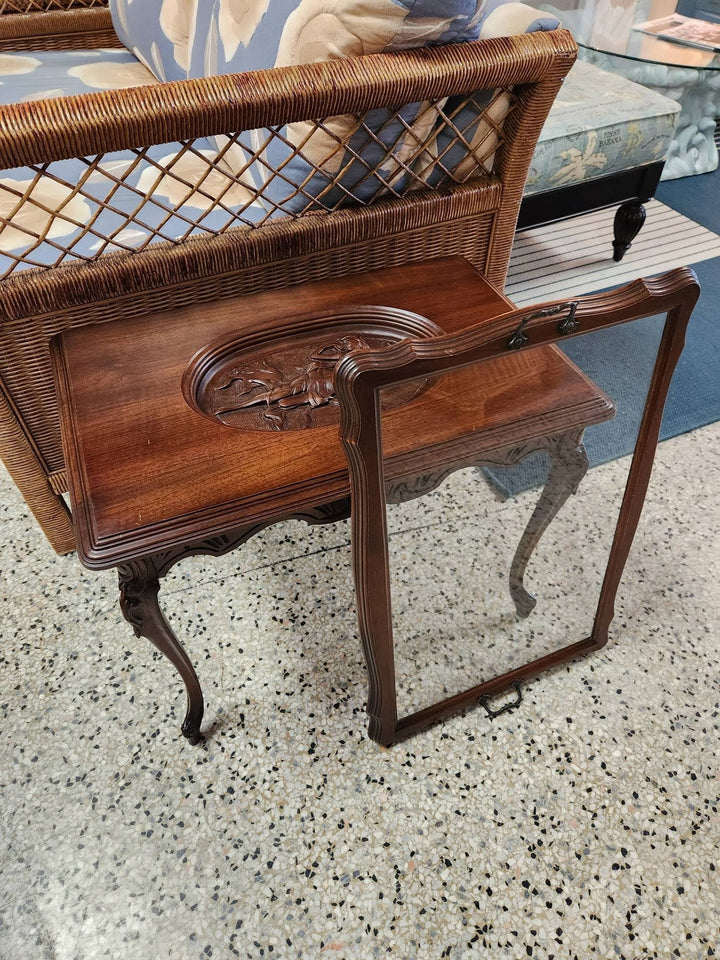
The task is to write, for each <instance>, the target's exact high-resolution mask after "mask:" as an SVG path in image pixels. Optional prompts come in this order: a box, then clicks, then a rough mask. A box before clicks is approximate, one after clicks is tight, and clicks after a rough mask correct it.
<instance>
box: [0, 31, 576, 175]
mask: <svg viewBox="0 0 720 960" xmlns="http://www.w3.org/2000/svg"><path fill="white" fill-rule="evenodd" d="M576 54H577V47H576V45H575V41H574V40H573V39H572V36H571V35H570V33H568V32H567V31H565V30H558V31H554V32H552V33H543V34H527V35H523V36H518V37H503V38H500V39H497V40H484V41H477V42H474V43H466V44H457V45H447V46H442V47H431V48H425V49H420V50H409V51H404V52H401V53H389V54H374V55H372V56H367V57H359V58H354V59H349V60H334V61H331V62H328V63H312V64H303V65H301V66H296V67H282V68H278V69H274V70H264V71H258V72H254V73H244V74H233V75H229V76H221V77H210V78H205V79H201V80H184V81H178V82H174V83H163V84H158V85H155V86H146V87H132V88H129V89H125V90H113V91H103V92H100V93H91V94H84V95H82V96H75V97H59V98H57V99H53V100H44V101H34V102H30V103H24V104H14V105H11V106H5V107H0V169H7V168H12V167H19V166H24V165H26V164H38V163H46V162H49V161H53V160H62V159H66V158H70V157H84V156H94V155H96V154H101V153H107V152H110V151H115V150H123V149H127V148H137V147H143V146H148V145H150V144H162V143H171V142H173V141H177V140H193V139H197V138H200V137H207V136H212V135H217V134H222V133H228V132H236V131H239V130H253V129H256V128H258V127H265V126H274V125H281V124H285V123H291V122H294V121H301V120H310V119H316V118H322V117H332V116H336V115H339V114H346V113H363V112H365V111H367V110H370V109H373V108H377V107H386V106H391V105H396V104H403V103H412V102H415V101H422V100H433V99H437V98H439V97H445V96H450V95H455V94H463V93H471V92H473V91H476V90H482V89H493V88H495V87H501V86H510V85H512V86H515V85H524V84H542V83H547V84H548V85H549V88H552V94H551V95H550V99H549V101H548V104H547V106H548V108H549V105H550V103H551V102H552V98H553V97H554V94H555V90H556V87H557V84H558V83H559V82H560V81H561V79H562V77H563V76H564V75H565V74H566V73H567V71H568V70H569V69H570V67H571V66H572V63H573V62H574V60H575V57H576Z"/></svg>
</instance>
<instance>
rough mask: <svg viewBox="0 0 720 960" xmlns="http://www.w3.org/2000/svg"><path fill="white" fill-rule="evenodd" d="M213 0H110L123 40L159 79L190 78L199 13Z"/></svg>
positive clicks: (116, 29)
mask: <svg viewBox="0 0 720 960" xmlns="http://www.w3.org/2000/svg"><path fill="white" fill-rule="evenodd" d="M211 7H212V3H211V2H210V0H110V9H111V12H112V18H113V26H114V28H115V33H117V35H118V37H119V38H120V40H121V41H122V43H123V44H124V45H125V46H126V47H127V49H128V50H130V51H131V52H132V53H134V54H135V56H136V57H137V59H138V60H140V61H141V63H144V64H145V65H146V66H147V67H148V69H149V70H152V72H153V73H154V74H155V76H156V77H157V78H158V80H187V78H188V68H189V65H190V53H191V49H192V44H193V43H194V34H195V29H196V27H198V26H200V24H199V23H198V12H199V11H201V10H206V11H208V14H209V11H210V9H211Z"/></svg>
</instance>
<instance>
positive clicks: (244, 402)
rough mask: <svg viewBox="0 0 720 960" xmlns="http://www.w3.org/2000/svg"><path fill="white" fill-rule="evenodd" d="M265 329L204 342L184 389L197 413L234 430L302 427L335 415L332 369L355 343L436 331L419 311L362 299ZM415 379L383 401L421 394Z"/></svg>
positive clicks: (365, 345) (384, 343)
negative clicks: (371, 303) (326, 314)
mask: <svg viewBox="0 0 720 960" xmlns="http://www.w3.org/2000/svg"><path fill="white" fill-rule="evenodd" d="M293 326H294V328H295V329H294V330H292V332H289V328H288V326H285V327H283V328H281V329H279V330H277V331H271V332H267V333H265V334H262V333H258V332H254V333H252V334H247V333H243V334H241V335H239V336H238V337H236V338H234V339H232V340H227V339H225V340H222V341H220V342H215V343H212V344H209V345H208V346H207V347H205V348H203V349H202V350H201V351H199V353H198V354H197V355H196V356H195V357H194V358H193V359H192V361H191V362H190V364H189V365H188V367H187V369H186V371H185V374H184V377H183V394H184V396H185V399H186V401H187V402H188V403H189V404H190V406H191V407H193V409H195V410H197V411H198V413H201V414H203V416H205V417H208V418H209V419H211V420H219V421H220V422H221V423H224V424H225V425H226V426H229V427H235V428H236V429H239V430H307V429H308V428H310V427H322V426H327V425H329V424H334V423H338V422H339V420H340V409H339V404H338V401H337V399H336V397H335V386H334V382H333V381H334V375H335V369H336V367H337V365H338V364H339V363H340V361H341V360H342V359H343V357H345V356H347V355H348V354H349V353H352V352H354V351H356V350H377V349H380V348H382V347H388V346H391V345H392V344H394V343H399V342H400V341H401V340H405V339H407V338H419V337H420V338H423V337H433V336H437V335H438V334H439V333H441V332H442V331H441V330H440V328H439V327H438V326H437V325H436V324H435V323H433V322H432V321H431V320H428V319H427V318H426V317H421V316H420V315H419V314H414V313H410V312H408V311H406V310H400V309H397V308H392V307H380V306H362V307H353V308H350V309H349V310H348V311H347V312H346V313H338V314H335V315H333V316H330V317H321V318H316V317H306V318H304V319H303V318H301V319H298V320H297V321H295V322H294V323H293ZM427 387H428V383H427V382H423V381H419V382H417V383H412V384H406V385H403V386H401V387H399V388H398V389H397V390H395V391H393V392H392V393H390V392H388V393H387V394H386V396H385V397H384V400H383V406H384V407H386V406H387V407H393V406H398V405H400V404H402V403H406V402H407V401H408V400H410V399H411V398H413V397H416V396H418V394H420V393H421V392H422V391H423V390H425V389H427Z"/></svg>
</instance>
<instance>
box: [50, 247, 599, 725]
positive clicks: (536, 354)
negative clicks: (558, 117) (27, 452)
mask: <svg viewBox="0 0 720 960" xmlns="http://www.w3.org/2000/svg"><path fill="white" fill-rule="evenodd" d="M368 305H369V306H368ZM510 309H512V304H511V303H510V302H509V301H508V300H507V299H506V298H505V297H503V296H502V294H501V293H499V292H498V291H497V290H495V289H494V288H493V287H492V286H491V285H490V284H489V283H488V282H487V281H486V280H485V279H483V278H482V277H481V276H480V275H479V274H478V273H477V272H476V271H475V270H474V269H473V268H472V267H471V266H470V265H469V264H467V263H466V262H465V261H463V260H461V259H459V258H443V259H438V260H433V261H428V262H425V263H420V264H415V265H412V266H403V267H402V268H397V269H387V270H378V271H373V272H371V273H366V274H362V275H356V276H351V277H346V278H342V279H337V280H330V281H323V282H319V283H314V284H306V285H302V286H297V287H292V288H288V289H282V290H277V291H266V292H262V293H258V294H256V295H253V296H247V297H244V298H242V299H231V300H225V301H221V302H213V303H208V304H197V305H194V306H192V307H185V308H183V309H180V310H174V311H168V312H167V313H164V314H159V315H153V316H152V317H136V318H131V319H127V320H125V321H120V322H118V321H114V322H113V323H112V324H98V325H92V326H87V327H83V328H76V329H74V330H70V331H66V332H65V333H63V334H62V335H61V336H60V337H59V338H57V339H56V340H55V341H54V343H53V356H54V362H55V369H56V378H57V386H58V391H59V398H60V403H61V413H62V430H63V440H64V446H65V455H66V462H67V465H68V473H69V483H70V498H71V503H72V511H73V518H74V523H75V528H76V533H77V541H78V552H79V554H80V558H81V560H82V561H83V563H84V564H85V565H86V566H88V567H90V568H93V569H103V568H108V567H117V568H118V573H119V581H120V591H121V592H120V604H121V607H122V611H123V614H124V616H125V618H126V619H127V620H128V621H129V622H130V624H131V625H132V627H133V629H134V631H135V634H136V635H137V636H144V637H146V638H147V639H149V640H150V641H151V642H152V643H153V644H154V645H155V646H156V647H157V648H158V649H159V650H160V651H161V652H162V653H163V654H164V655H165V656H166V657H167V658H168V659H169V660H170V661H171V662H172V663H173V664H174V665H175V667H176V668H177V670H178V672H179V673H180V675H181V677H182V679H183V681H184V683H185V687H186V690H187V695H188V709H187V714H186V716H185V720H184V722H183V726H182V732H183V734H184V736H185V737H186V738H187V739H188V740H189V741H190V742H191V743H197V742H198V740H199V739H200V724H201V720H202V715H203V697H202V692H201V688H200V683H199V680H198V677H197V675H196V673H195V670H194V668H193V665H192V663H191V661H190V658H189V657H188V655H187V654H186V652H185V650H184V649H183V647H182V645H181V643H180V642H179V640H178V639H177V637H176V636H175V634H174V633H173V631H172V630H171V628H170V626H169V625H168V623H167V621H166V620H165V618H164V616H163V614H162V611H161V609H160V606H159V603H158V591H159V587H160V579H161V578H162V577H163V576H164V575H165V574H166V573H167V572H168V571H169V570H170V568H171V567H172V566H174V564H176V563H177V562H178V561H179V560H182V559H183V558H184V557H188V556H191V555H194V554H210V555H216V556H219V555H221V554H224V553H227V552H228V551H230V550H233V549H234V548H235V547H237V546H239V545H240V544H242V543H244V542H245V541H246V540H248V539H249V538H250V537H251V536H252V535H253V534H255V533H257V532H258V531H259V530H261V529H263V528H264V527H266V526H268V525H270V524H272V523H275V522H278V521H280V520H284V519H289V518H301V519H305V520H307V521H308V522H309V523H325V522H331V521H334V520H338V519H341V518H345V517H347V516H348V515H349V512H350V502H349V497H350V483H349V476H348V467H347V463H346V460H345V455H344V453H343V448H342V445H341V443H340V440H339V436H338V406H337V402H336V399H335V397H334V394H333V388H332V370H333V368H334V365H335V364H336V363H337V361H338V359H339V358H340V357H342V356H343V355H345V354H347V353H348V352H349V351H352V350H354V349H356V348H358V347H362V346H363V345H370V346H376V345H378V344H385V343H391V342H393V341H397V340H400V339H402V338H406V337H407V336H414V337H417V336H431V335H433V334H435V333H437V332H445V333H450V332H453V331H460V330H462V329H464V328H466V327H469V326H471V325H473V324H476V323H478V322H479V321H480V320H482V319H485V318H486V319H488V320H490V319H492V318H495V317H497V316H499V315H501V314H504V313H506V312H508V311H509V310H510ZM613 413H614V408H613V406H612V403H611V402H610V400H609V399H608V398H607V397H606V396H605V395H604V394H603V393H602V391H600V390H599V389H598V388H597V387H596V386H595V385H594V384H593V383H592V382H591V381H590V380H588V378H587V377H586V376H585V375H584V374H583V373H582V372H581V371H580V370H578V369H577V367H575V366H574V364H572V363H571V362H570V361H569V360H568V359H567V358H566V357H565V356H564V355H563V354H562V353H561V352H560V351H559V350H557V349H556V348H555V347H554V346H553V345H547V346H544V347H540V348H538V349H532V350H526V351H522V352H520V353H517V354H512V353H511V354H508V355H507V356H503V357H499V358H498V359H497V360H494V361H492V367H487V368H486V369H485V371H484V372H483V378H482V379H481V380H478V379H477V372H476V371H473V370H472V369H470V370H465V371H458V372H456V373H453V374H452V375H448V376H443V377H442V378H441V379H439V380H437V381H435V382H432V383H429V384H428V383H426V384H424V385H422V387H421V388H420V389H417V390H415V391H413V392H411V393H410V394H409V395H404V396H398V397H397V399H396V403H395V405H393V407H392V409H391V410H390V411H389V412H388V414H387V423H388V425H389V426H388V438H387V444H386V450H385V455H386V477H387V478H388V483H389V496H390V499H394V500H396V501H402V500H405V499H408V498H410V497H413V496H418V495H420V494H422V493H424V492H427V491H429V490H431V489H433V488H434V487H435V486H437V485H438V484H439V483H440V482H442V480H443V479H444V478H445V477H446V476H447V475H448V474H449V473H451V472H452V471H453V470H455V469H458V468H459V467H461V466H467V465H469V464H488V463H492V464H510V463H516V462H518V461H519V460H521V459H522V458H523V457H524V456H526V455H528V454H529V453H531V452H534V451H536V450H546V451H547V452H548V453H549V454H550V458H551V463H552V467H551V471H550V476H549V479H548V482H547V484H546V487H545V489H544V491H543V493H542V495H541V497H540V500H539V502H538V505H537V508H536V510H535V512H534V514H533V516H532V518H531V520H530V522H529V524H528V527H527V529H526V530H525V533H524V535H523V537H522V540H521V542H520V544H519V546H518V549H517V552H516V555H515V559H514V561H513V564H512V570H511V573H510V589H511V594H512V596H513V599H514V601H515V604H516V607H517V610H518V613H519V614H520V615H527V614H528V613H529V612H530V610H531V609H532V607H533V605H534V602H535V601H534V598H532V597H531V595H530V594H528V593H527V591H526V590H525V588H524V586H523V582H522V581H523V574H524V571H525V567H526V565H527V562H528V560H529V558H530V555H531V553H532V551H533V550H534V548H535V546H536V544H537V542H538V540H539V539H540V536H541V535H542V533H543V531H544V530H545V528H546V527H547V525H548V524H549V523H550V521H551V520H552V518H553V517H554V516H555V514H556V513H557V511H558V510H559V509H560V508H561V506H562V504H563V503H564V502H565V500H566V499H567V497H568V496H569V495H570V494H571V493H572V492H573V491H574V490H575V489H576V488H577V485H578V484H579V482H580V480H581V478H582V476H583V475H584V473H585V470H586V469H587V457H586V455H585V451H584V448H583V446H582V443H581V438H582V433H583V430H584V429H585V427H586V426H588V425H589V424H592V423H598V422H601V421H603V420H606V419H608V418H609V417H611V416H612V415H613ZM420 451H422V452H420Z"/></svg>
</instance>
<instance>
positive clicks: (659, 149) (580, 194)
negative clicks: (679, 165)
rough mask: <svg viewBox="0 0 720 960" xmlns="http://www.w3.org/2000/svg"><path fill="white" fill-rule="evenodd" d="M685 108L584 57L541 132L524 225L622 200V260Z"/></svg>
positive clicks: (618, 244)
mask: <svg viewBox="0 0 720 960" xmlns="http://www.w3.org/2000/svg"><path fill="white" fill-rule="evenodd" d="M679 113H680V104H678V103H676V102H675V101H674V100H670V99H668V98H667V97H664V96H662V94H659V93H656V92H655V91H653V90H648V89H647V88H646V87H643V86H641V85H640V84H638V83H633V82H632V81H630V80H626V79H625V78H624V77H620V76H618V75H616V74H613V73H607V72H606V71H604V70H600V69H599V68H598V67H595V66H592V65H591V64H589V63H584V62H583V61H580V60H579V61H578V62H577V63H576V64H575V65H574V67H573V68H572V70H571V71H570V73H569V74H568V75H567V77H566V78H565V81H564V83H563V85H562V87H561V89H560V92H559V94H558V96H557V98H556V99H555V103H554V105H553V107H552V109H551V111H550V115H549V116H548V119H547V121H546V123H545V126H544V127H543V130H542V133H541V134H540V139H539V141H538V145H537V148H536V150H535V155H534V156H533V160H532V164H531V166H530V172H529V174H528V179H527V183H526V187H525V199H524V200H523V205H522V210H521V213H520V221H519V226H520V227H530V226H536V225H538V224H540V223H548V222H550V221H552V220H559V219H562V218H563V217H569V216H574V215H575V214H577V213H585V212H588V211H590V210H595V209H598V208H599V207H605V206H611V205H612V204H615V203H621V204H622V205H621V206H620V208H619V209H618V212H617V214H616V216H615V240H614V242H613V247H614V256H615V259H616V260H621V259H622V257H623V254H624V253H625V252H626V250H628V249H629V247H630V244H631V243H632V240H633V239H634V238H635V236H636V235H637V233H638V231H639V230H640V227H641V226H642V224H643V222H644V220H645V209H644V207H643V203H644V202H645V201H647V200H649V199H650V198H651V197H652V195H653V194H654V192H655V188H656V187H657V184H658V181H659V180H660V174H661V173H662V168H663V164H664V158H665V153H666V151H667V149H668V146H669V144H670V141H671V139H672V135H673V130H674V129H675V123H676V122H677V118H678V115H679Z"/></svg>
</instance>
